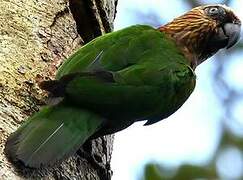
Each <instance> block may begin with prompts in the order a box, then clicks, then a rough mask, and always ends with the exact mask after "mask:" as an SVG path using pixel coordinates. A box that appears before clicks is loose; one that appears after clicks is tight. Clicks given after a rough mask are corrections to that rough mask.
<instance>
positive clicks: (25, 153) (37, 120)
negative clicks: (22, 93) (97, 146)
mask: <svg viewBox="0 0 243 180" xmlns="http://www.w3.org/2000/svg"><path fill="white" fill-rule="evenodd" d="M102 122H103V121H102V118H101V117H98V116H97V115H95V114H94V113H92V112H89V111H87V110H82V109H79V108H76V107H66V106H65V105H58V106H47V107H45V108H43V109H42V110H41V111H40V112H38V113H36V114H34V116H32V117H30V118H29V119H28V120H27V121H26V122H25V123H24V124H23V125H22V126H21V127H20V128H19V129H18V130H17V131H16V132H14V133H13V134H12V135H11V136H10V137H9V138H8V141H7V143H6V149H5V150H6V153H7V154H8V155H9V156H10V157H11V158H12V159H17V160H20V161H22V162H23V163H24V164H25V165H26V166H29V167H40V166H45V165H50V164H53V163H55V162H56V161H60V160H62V159H63V158H65V157H68V156H70V155H71V154H73V153H75V152H76V151H77V150H78V148H79V147H80V146H81V145H82V144H83V143H84V142H85V141H86V140H87V139H88V138H89V137H90V136H91V135H92V134H93V133H94V132H96V131H97V130H98V128H99V127H100V125H101V123H102Z"/></svg>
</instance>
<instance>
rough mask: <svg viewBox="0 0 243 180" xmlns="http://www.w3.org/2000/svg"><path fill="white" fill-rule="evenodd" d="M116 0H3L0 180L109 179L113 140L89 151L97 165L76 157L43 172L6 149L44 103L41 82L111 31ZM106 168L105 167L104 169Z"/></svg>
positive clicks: (0, 11)
mask: <svg viewBox="0 0 243 180" xmlns="http://www.w3.org/2000/svg"><path fill="white" fill-rule="evenodd" d="M116 4H117V0H1V3H0V179H25V178H27V179H33V178H34V179H40V178H43V179H87V180H91V179H92V180H93V179H102V180H105V179H110V178H111V170H110V169H109V164H110V159H111V151H112V142H113V137H111V136H107V137H104V138H99V139H97V140H94V141H92V142H90V143H87V144H86V146H85V149H84V150H85V151H87V152H89V153H90V152H92V153H93V154H94V157H95V159H96V161H92V160H91V159H90V158H89V156H83V153H80V152H81V151H80V152H77V153H76V154H75V155H74V156H72V157H70V158H69V159H68V160H66V161H65V162H63V163H61V164H59V165H56V166H55V167H52V168H45V169H44V168H43V169H40V170H34V169H28V168H24V167H23V166H22V165H21V164H15V165H13V164H12V163H11V162H9V161H8V159H7V158H6V157H5V155H4V144H5V141H6V138H7V137H8V135H9V134H10V133H12V132H13V131H15V130H16V129H17V127H19V125H20V124H21V123H22V122H23V120H24V119H25V118H26V117H28V116H29V115H30V114H32V113H33V112H34V111H37V110H38V109H39V108H40V106H41V105H43V104H44V99H45V98H44V97H45V96H46V94H45V93H44V92H42V91H41V90H40V89H39V88H38V86H37V83H36V82H37V81H38V80H39V78H40V77H41V78H45V77H53V76H54V73H55V70H56V68H57V67H58V66H59V64H60V63H61V61H62V60H64V59H65V58H66V57H68V56H69V55H70V54H71V53H73V52H74V51H75V49H77V48H79V47H80V46H82V45H83V44H85V43H86V42H88V41H89V40H91V39H93V38H94V37H96V36H99V35H101V34H102V33H105V32H108V31H111V30H112V23H113V20H114V17H115V9H116ZM102 167H103V168H102Z"/></svg>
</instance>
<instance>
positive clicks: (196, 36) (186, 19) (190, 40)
mask: <svg viewBox="0 0 243 180" xmlns="http://www.w3.org/2000/svg"><path fill="white" fill-rule="evenodd" d="M194 11H195V12H194ZM205 19H206V17H205V15H204V14H203V12H202V11H200V10H198V9H196V8H195V9H194V10H193V11H190V12H188V13H186V14H184V15H182V16H180V17H178V18H176V19H174V20H173V21H172V22H170V23H168V24H166V25H164V26H161V27H159V28H158V30H159V31H161V32H163V33H165V34H166V35H167V36H168V37H169V38H171V39H172V40H173V41H174V42H176V44H177V46H178V47H179V48H180V49H181V51H182V53H183V54H184V55H185V57H186V58H187V59H188V60H189V61H190V64H191V67H192V68H193V69H195V68H196V66H197V65H199V64H200V63H202V62H203V61H205V60H206V59H207V58H209V57H211V56H212V55H214V54H215V53H216V52H217V51H218V50H219V49H218V48H212V47H211V46H210V47H209V41H210V38H211V37H212V35H213V34H214V33H215V29H216V26H217V25H216V24H215V22H213V21H209V20H205Z"/></svg>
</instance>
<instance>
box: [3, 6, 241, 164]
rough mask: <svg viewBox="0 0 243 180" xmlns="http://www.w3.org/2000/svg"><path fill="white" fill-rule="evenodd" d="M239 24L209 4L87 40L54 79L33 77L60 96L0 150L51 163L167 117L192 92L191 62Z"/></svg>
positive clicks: (233, 37)
mask: <svg viewBox="0 0 243 180" xmlns="http://www.w3.org/2000/svg"><path fill="white" fill-rule="evenodd" d="M240 28H241V22H240V20H239V19H238V18H237V16H236V15H235V14H234V13H233V11H232V10H231V9H230V8H228V7H227V6H224V5H219V4H216V5H205V6H200V7H196V8H193V9H192V10H190V11H189V12H187V13H185V14H184V15H182V16H180V17H178V18H176V19H174V20H173V21H172V22H170V23H168V24H166V25H163V26H161V27H159V28H154V27H151V26H147V25H134V26H131V27H127V28H125V29H122V30H119V31H116V32H112V33H108V34H105V35H103V36H100V37H98V38H96V39H94V40H92V41H91V42H89V43H88V44H86V45H85V46H83V47H82V48H80V49H79V50H78V51H77V52H76V53H75V54H73V55H72V56H71V57H69V58H68V59H67V60H66V61H65V62H64V63H63V64H62V65H61V67H60V68H59V70H58V72H57V74H56V80H53V81H44V82H42V83H41V84H40V87H41V88H42V89H44V90H46V91H48V92H49V93H50V96H51V98H59V99H60V98H61V100H60V102H58V103H56V104H54V105H47V106H45V107H43V109H41V110H40V111H39V112H37V113H35V114H34V115H32V116H31V117H29V118H28V119H27V120H26V121H25V123H24V124H23V125H22V126H21V127H20V128H19V129H18V130H17V131H16V132H14V133H13V134H11V135H10V137H9V138H8V140H7V142H6V148H5V151H6V153H7V154H8V156H9V157H10V158H11V159H14V160H18V161H21V162H22V163H24V165H25V166H28V167H34V168H38V167H42V166H47V165H52V164H54V163H55V162H57V161H59V162H60V161H61V160H63V159H65V158H67V157H68V156H70V155H72V154H73V153H75V152H76V151H77V150H78V149H79V147H80V146H82V144H84V143H85V142H86V141H87V140H89V139H94V138H97V137H100V136H103V135H107V134H112V133H115V132H117V131H120V130H123V129H125V128H127V127H128V126H130V125H131V124H133V123H134V122H136V121H143V120H147V121H146V123H145V125H150V124H153V123H156V122H158V121H160V120H162V119H165V118H167V117H168V116H170V115H171V114H173V113H174V112H175V111H176V110H177V109H178V108H180V107H181V106H182V105H183V103H184V102H185V101H186V100H187V98H188V97H189V96H190V94H191V93H192V92H193V89H194V87H195V82H196V76H195V73H194V70H195V68H196V66H197V65H199V64H200V63H201V62H203V61H204V60H206V59H207V58H209V57H211V56H212V55H213V54H215V53H216V52H217V51H218V50H219V49H222V48H230V47H231V46H233V45H234V44H235V43H236V42H237V41H238V40H239V37H240Z"/></svg>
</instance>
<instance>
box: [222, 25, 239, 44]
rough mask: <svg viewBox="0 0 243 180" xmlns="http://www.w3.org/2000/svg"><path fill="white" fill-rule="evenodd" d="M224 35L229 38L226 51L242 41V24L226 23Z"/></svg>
mask: <svg viewBox="0 0 243 180" xmlns="http://www.w3.org/2000/svg"><path fill="white" fill-rule="evenodd" d="M223 30H224V34H225V35H226V36H227V37H228V43H227V45H226V49H229V48H231V47H232V46H234V45H235V44H236V43H237V42H238V41H239V39H240V32H241V23H240V22H236V23H226V24H225V25H224V26H223Z"/></svg>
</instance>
